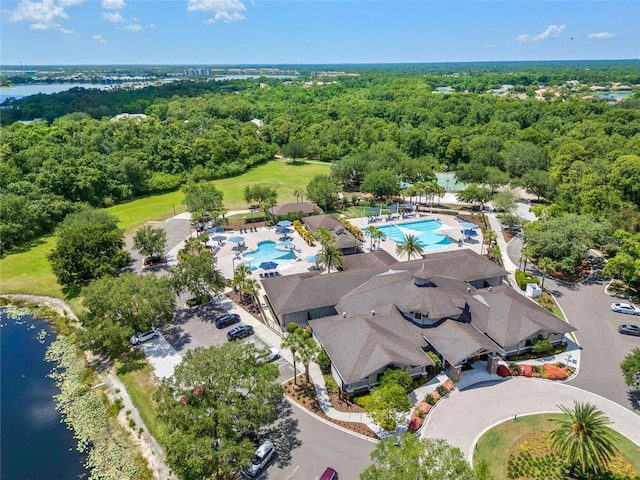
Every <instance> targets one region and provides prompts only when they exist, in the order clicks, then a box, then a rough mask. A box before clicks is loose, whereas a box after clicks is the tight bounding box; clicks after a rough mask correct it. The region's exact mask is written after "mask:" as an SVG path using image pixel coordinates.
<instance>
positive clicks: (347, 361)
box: [309, 307, 433, 384]
mask: <svg viewBox="0 0 640 480" xmlns="http://www.w3.org/2000/svg"><path fill="white" fill-rule="evenodd" d="M309 324H310V325H311V328H312V329H313V333H314V335H315V336H316V338H318V339H319V340H320V342H321V343H322V345H323V346H324V348H325V350H326V351H327V354H328V355H329V357H330V358H331V362H332V363H333V366H334V367H335V368H336V369H337V370H338V372H340V376H341V377H342V378H343V379H344V381H345V382H346V383H348V384H349V383H353V382H357V381H359V380H362V379H363V378H366V377H368V376H369V375H371V374H372V373H375V372H378V371H380V370H382V369H383V368H385V367H386V366H388V365H398V366H405V365H411V366H431V365H433V362H432V360H431V359H430V358H429V357H428V356H427V355H426V354H425V353H424V352H423V351H422V349H421V348H420V347H422V346H424V345H426V342H425V341H424V339H423V338H422V337H421V336H420V335H419V334H418V331H419V329H418V328H417V327H413V328H414V329H415V331H412V329H411V324H408V322H407V321H406V320H405V319H404V318H403V317H402V314H400V312H398V310H397V309H395V308H393V307H391V308H389V309H388V310H387V311H386V312H376V314H375V315H373V316H372V315H363V316H355V317H349V316H348V317H347V318H342V316H333V317H325V318H320V319H317V320H311V321H310V322H309ZM408 327H409V328H408Z"/></svg>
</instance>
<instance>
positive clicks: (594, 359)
mask: <svg viewBox="0 0 640 480" xmlns="http://www.w3.org/2000/svg"><path fill="white" fill-rule="evenodd" d="M521 250H522V239H521V238H519V237H516V238H514V239H513V240H511V242H509V245H508V248H507V253H508V254H509V258H510V259H511V260H512V261H513V262H514V263H515V264H516V265H518V261H519V258H520V251H521ZM528 270H529V269H528ZM534 273H535V272H534ZM606 285H607V281H606V280H604V279H602V277H601V276H600V275H592V277H591V278H590V279H588V280H586V281H584V282H581V283H569V282H562V281H558V280H555V279H553V278H550V277H547V278H546V280H545V287H547V288H548V289H549V290H550V291H551V293H552V294H553V295H554V296H555V297H556V300H557V301H558V303H559V304H560V306H561V307H562V310H564V313H565V315H566V316H567V320H568V321H569V323H571V325H573V326H574V327H576V328H577V329H578V331H577V332H576V333H575V335H576V338H577V339H578V343H579V344H580V346H581V347H582V352H581V353H580V358H581V360H580V370H579V372H578V375H577V376H576V377H575V378H574V379H572V380H570V381H569V382H568V383H569V384H570V385H573V386H575V387H579V388H583V389H585V390H588V391H590V392H593V393H596V394H598V395H602V396H603V397H605V398H608V399H610V400H613V401H614V402H616V403H618V404H620V405H622V406H624V407H626V408H629V409H631V410H633V411H635V412H636V413H640V403H639V402H640V398H639V395H638V394H637V393H635V394H634V393H633V392H631V390H630V389H629V388H628V387H627V385H626V384H625V383H624V379H623V378H622V373H621V371H620V363H621V362H622V360H623V359H624V357H625V355H627V354H628V353H629V352H630V351H631V350H633V349H634V348H637V347H640V337H631V336H628V335H621V334H620V333H618V325H619V324H621V323H636V324H638V323H639V322H638V321H637V317H632V316H628V315H623V314H619V313H614V312H612V311H611V303H613V302H615V301H616V299H615V298H612V297H610V296H608V295H607V294H605V293H604V289H605V286H606Z"/></svg>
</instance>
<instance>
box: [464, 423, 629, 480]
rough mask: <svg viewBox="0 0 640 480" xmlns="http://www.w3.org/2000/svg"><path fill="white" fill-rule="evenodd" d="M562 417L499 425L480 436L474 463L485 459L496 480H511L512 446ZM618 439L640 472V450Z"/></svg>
mask: <svg viewBox="0 0 640 480" xmlns="http://www.w3.org/2000/svg"><path fill="white" fill-rule="evenodd" d="M561 417H562V415H561V414H540V415H527V416H524V417H518V419H517V420H508V421H506V422H503V423H501V424H499V425H496V426H495V427H493V428H492V429H491V430H489V431H487V432H485V434H484V435H483V436H482V437H480V440H479V441H478V443H477V449H476V450H475V452H474V455H473V464H474V465H477V464H478V463H479V462H480V461H481V460H485V461H486V462H487V464H488V465H489V470H490V471H491V473H492V474H493V475H494V477H495V478H496V480H508V477H507V469H506V465H507V461H508V460H509V452H510V451H511V449H512V447H513V446H514V445H515V444H517V443H518V442H519V440H520V439H521V438H522V437H524V436H526V435H529V434H531V433H535V432H550V431H552V430H553V429H554V428H556V427H557V425H556V424H555V423H554V422H552V421H550V419H551V418H561ZM616 437H617V438H618V448H619V450H620V453H621V454H622V455H623V456H624V457H625V458H626V459H627V460H628V461H629V463H631V464H632V465H633V467H634V468H635V469H636V470H638V471H640V447H638V445H636V444H635V443H633V442H631V441H630V440H628V439H627V438H625V437H623V436H622V435H620V434H619V433H617V432H616Z"/></svg>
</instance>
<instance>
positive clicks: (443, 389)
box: [436, 385, 448, 397]
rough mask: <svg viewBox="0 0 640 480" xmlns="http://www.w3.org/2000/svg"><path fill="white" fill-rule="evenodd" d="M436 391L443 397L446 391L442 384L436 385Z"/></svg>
mask: <svg viewBox="0 0 640 480" xmlns="http://www.w3.org/2000/svg"><path fill="white" fill-rule="evenodd" d="M436 392H438V395H440V396H441V397H444V396H445V395H446V394H447V393H448V391H447V389H446V388H444V386H443V385H438V387H437V388H436Z"/></svg>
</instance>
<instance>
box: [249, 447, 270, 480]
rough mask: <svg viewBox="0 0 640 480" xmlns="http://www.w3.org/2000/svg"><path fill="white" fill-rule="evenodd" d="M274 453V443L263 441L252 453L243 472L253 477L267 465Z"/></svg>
mask: <svg viewBox="0 0 640 480" xmlns="http://www.w3.org/2000/svg"><path fill="white" fill-rule="evenodd" d="M275 453H276V447H275V445H274V444H273V443H271V442H269V441H266V442H264V443H263V444H262V445H260V446H259V447H258V449H257V450H256V453H255V454H254V455H253V458H252V459H251V463H250V464H249V468H247V470H246V471H245V473H246V474H247V475H249V476H251V477H255V476H256V475H258V474H259V473H260V472H261V471H262V470H263V469H264V468H265V467H266V466H267V464H268V463H269V461H270V460H271V458H272V457H273V456H274V455H275Z"/></svg>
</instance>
